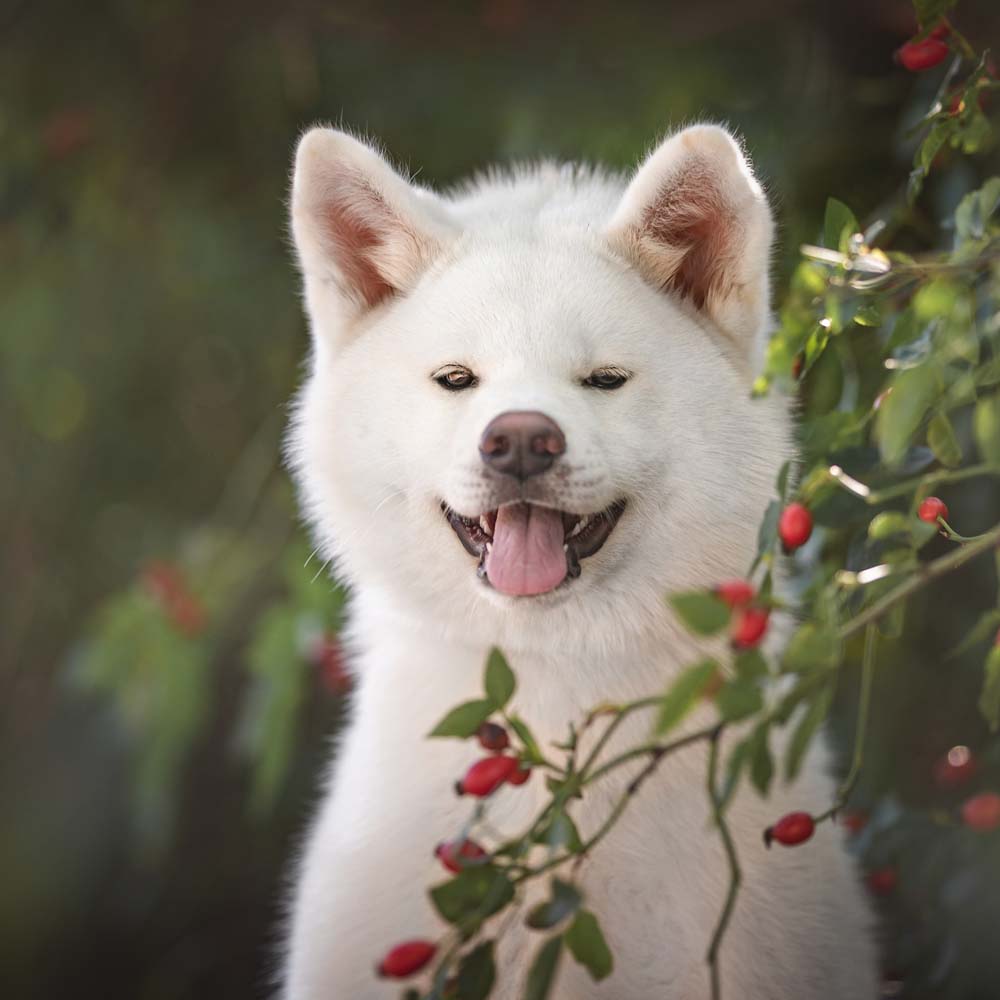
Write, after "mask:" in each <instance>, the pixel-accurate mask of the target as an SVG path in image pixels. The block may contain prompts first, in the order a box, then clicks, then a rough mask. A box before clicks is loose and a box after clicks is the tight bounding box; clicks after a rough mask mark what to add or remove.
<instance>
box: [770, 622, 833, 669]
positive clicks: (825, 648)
mask: <svg viewBox="0 0 1000 1000" xmlns="http://www.w3.org/2000/svg"><path fill="white" fill-rule="evenodd" d="M840 657H841V643H840V639H839V638H838V637H837V635H836V634H835V633H833V632H830V631H828V630H826V629H823V628H820V627H819V626H818V625H814V624H813V623H812V622H808V623H806V624H805V625H803V626H802V627H801V628H800V629H799V630H798V631H797V632H796V633H795V635H793V636H792V640H791V642H789V644H788V647H787V649H786V650H785V655H784V657H783V658H782V661H781V668H782V670H783V671H785V672H787V673H796V674H801V673H808V672H809V671H811V670H814V669H816V668H819V667H835V666H836V665H837V664H838V663H839V662H840Z"/></svg>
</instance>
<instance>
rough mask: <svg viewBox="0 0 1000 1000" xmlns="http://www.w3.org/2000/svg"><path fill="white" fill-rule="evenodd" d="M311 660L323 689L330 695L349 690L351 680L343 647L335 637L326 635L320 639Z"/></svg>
mask: <svg viewBox="0 0 1000 1000" xmlns="http://www.w3.org/2000/svg"><path fill="white" fill-rule="evenodd" d="M312 659H313V662H314V663H315V664H316V667H317V668H318V670H319V677H320V681H321V682H322V684H323V687H324V688H326V690H327V691H329V692H330V694H335V695H342V694H346V693H347V692H348V691H350V690H351V686H352V684H353V678H352V677H351V674H350V671H349V670H348V669H347V662H346V660H345V658H344V650H343V647H342V646H341V645H340V642H339V641H338V639H337V637H336V636H335V635H333V634H332V633H327V634H326V635H324V636H323V637H322V639H320V641H319V642H318V643H317V644H316V648H315V650H314V652H313V657H312Z"/></svg>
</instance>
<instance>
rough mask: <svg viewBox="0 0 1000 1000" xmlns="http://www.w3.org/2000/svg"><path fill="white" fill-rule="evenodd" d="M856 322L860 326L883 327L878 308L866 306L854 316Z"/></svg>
mask: <svg viewBox="0 0 1000 1000" xmlns="http://www.w3.org/2000/svg"><path fill="white" fill-rule="evenodd" d="M854 322H855V323H857V324H858V326H881V325H882V316H881V314H880V313H879V311H878V307H877V306H873V305H870V304H869V305H864V306H861V308H860V309H858V311H857V312H856V313H855V314H854Z"/></svg>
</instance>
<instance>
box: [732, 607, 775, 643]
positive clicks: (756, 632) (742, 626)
mask: <svg viewBox="0 0 1000 1000" xmlns="http://www.w3.org/2000/svg"><path fill="white" fill-rule="evenodd" d="M770 616H771V612H770V609H768V608H757V607H749V608H740V609H738V610H737V611H736V613H735V614H734V615H733V623H732V626H731V627H730V632H729V636H730V639H731V640H732V643H733V646H735V647H736V649H752V648H753V647H754V646H757V645H759V644H760V641H761V639H763V638H764V633H765V632H766V631H767V621H768V618H770Z"/></svg>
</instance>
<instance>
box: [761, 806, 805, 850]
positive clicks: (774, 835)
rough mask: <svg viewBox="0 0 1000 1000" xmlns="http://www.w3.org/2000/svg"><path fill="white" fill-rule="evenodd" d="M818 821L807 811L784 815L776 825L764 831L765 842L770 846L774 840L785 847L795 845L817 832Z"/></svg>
mask: <svg viewBox="0 0 1000 1000" xmlns="http://www.w3.org/2000/svg"><path fill="white" fill-rule="evenodd" d="M815 830H816V823H815V821H814V820H813V818H812V816H810V815H809V813H807V812H793V813H789V814H788V815H787V816H782V817H781V819H779V820H778V822H777V823H775V824H774V826H769V827H768V828H767V829H766V830H765V831H764V843H765V844H766V845H767V846H768V847H770V846H771V843H772V842H773V841H775V840H776V841H777V842H778V843H779V844H784V845H785V847H795V845H796V844H802V843H804V842H805V841H807V840H808V839H809V838H810V837H811V836H812V835H813V833H814V832H815Z"/></svg>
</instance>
